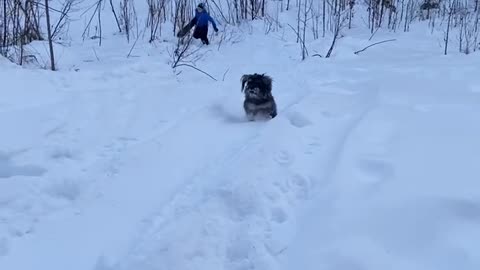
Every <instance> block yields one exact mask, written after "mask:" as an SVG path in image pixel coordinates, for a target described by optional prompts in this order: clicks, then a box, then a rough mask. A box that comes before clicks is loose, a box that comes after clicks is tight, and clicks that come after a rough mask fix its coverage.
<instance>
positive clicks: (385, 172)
mask: <svg viewBox="0 0 480 270" xmlns="http://www.w3.org/2000/svg"><path fill="white" fill-rule="evenodd" d="M358 166H359V168H360V170H361V171H362V172H363V173H364V174H365V175H367V176H368V177H367V180H365V182H370V183H372V184H374V183H380V182H383V181H386V180H389V179H392V178H393V177H394V176H395V169H394V167H393V165H392V164H391V163H390V162H388V161H386V160H383V159H379V158H370V157H366V158H362V159H360V160H359V162H358Z"/></svg>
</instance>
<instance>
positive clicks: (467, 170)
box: [0, 22, 480, 270]
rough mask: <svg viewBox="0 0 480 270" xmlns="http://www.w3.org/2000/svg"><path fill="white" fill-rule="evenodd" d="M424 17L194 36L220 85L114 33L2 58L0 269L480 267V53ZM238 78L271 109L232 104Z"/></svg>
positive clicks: (203, 64)
mask: <svg viewBox="0 0 480 270" xmlns="http://www.w3.org/2000/svg"><path fill="white" fill-rule="evenodd" d="M422 29H424V28H422V27H421V26H419V27H417V28H415V29H412V31H411V32H410V33H397V34H393V33H385V32H379V33H377V35H376V36H375V38H374V40H372V41H367V39H368V33H367V35H366V36H362V35H360V34H358V35H356V36H355V35H353V34H352V35H351V36H348V35H347V36H346V37H344V38H343V39H341V41H340V42H339V44H338V47H337V49H336V50H335V53H334V57H333V58H330V59H324V58H320V57H311V58H308V59H307V60H305V61H303V62H302V61H300V60H299V56H300V55H299V45H298V44H297V43H295V42H294V41H295V40H294V38H291V36H290V37H289V38H286V37H285V36H284V35H283V34H282V33H280V32H276V33H271V34H269V35H264V33H263V31H264V29H263V24H262V23H261V22H257V23H252V24H251V25H250V26H248V27H247V26H243V27H240V29H238V30H236V31H237V32H235V34H234V35H235V37H234V38H232V39H231V40H230V41H229V42H225V43H222V44H220V46H219V44H218V41H219V37H218V36H213V39H212V43H213V44H212V46H210V47H208V48H205V47H201V48H200V51H201V53H202V54H204V57H203V58H202V59H201V60H200V61H199V62H198V65H199V67H200V68H202V69H203V70H205V71H207V72H208V73H209V74H211V75H212V76H214V77H215V78H217V81H213V80H211V79H210V78H208V77H207V76H205V75H204V74H201V73H200V72H197V71H195V70H193V69H189V68H183V69H181V71H182V73H181V74H179V75H178V76H175V75H174V74H173V72H172V70H171V68H170V67H169V65H168V60H169V54H168V52H167V50H166V47H168V44H169V42H165V43H160V45H158V44H157V45H158V46H151V45H148V44H145V43H139V44H137V45H136V47H135V49H134V50H133V55H134V56H133V57H129V58H127V57H126V55H127V54H128V52H129V51H130V48H131V46H132V44H125V42H124V38H123V37H121V36H107V37H106V38H105V40H104V41H103V45H102V47H100V48H98V47H96V42H97V41H86V43H83V44H82V43H80V42H78V43H73V44H72V47H68V48H63V49H62V48H61V47H60V48H58V51H59V56H58V58H59V60H58V61H59V67H60V70H59V71H57V72H55V73H52V72H50V71H45V70H38V69H32V68H30V69H27V68H20V67H17V66H14V65H13V64H10V63H8V62H7V61H6V60H4V59H0V81H1V82H2V90H1V92H2V94H1V95H0V127H1V133H0V269H2V270H3V269H6V270H33V269H45V270H46V269H48V270H64V269H69V270H130V269H136V270H153V269H161V270H163V269H165V270H167V269H178V270H187V269H188V270H194V269H195V270H199V269H234V270H244V269H289V270H290V269H304V270H308V269H312V270H313V269H329V270H330V269H331V270H333V269H352V270H353V269H358V270H360V269H369V270H377V269H378V270H383V269H399V270H400V269H401V270H403V269H409V270H414V269H425V270H427V269H428V270H431V269H439V270H440V269H445V270H447V269H448V270H450V269H462V270H467V269H468V270H470V269H471V270H473V269H479V268H480V256H478V254H479V248H480V244H479V243H480V229H479V228H480V184H479V183H478V180H479V179H480V166H478V164H479V163H480V140H479V139H478V138H480V127H479V126H478V124H477V123H478V119H480V106H479V105H480V77H478V67H479V66H480V58H479V57H478V55H475V54H474V55H470V56H464V55H459V54H455V53H453V54H451V55H449V56H442V55H441V52H442V50H441V48H439V47H438V39H436V38H434V37H431V36H429V32H428V30H422ZM286 32H288V29H286ZM353 32H354V31H353ZM290 35H291V33H290ZM365 37H366V38H365ZM391 37H394V38H396V39H397V40H396V41H395V42H390V43H385V44H382V45H378V46H375V47H371V48H369V49H368V50H366V51H365V52H363V53H361V54H359V55H354V54H353V51H356V50H359V49H361V48H363V47H365V46H366V45H368V44H370V43H372V42H375V41H379V40H382V39H387V38H391ZM328 42H329V40H327V41H325V42H324V43H320V42H319V43H312V44H311V48H310V50H312V52H311V54H313V53H315V52H314V51H315V50H318V53H321V54H324V53H325V51H326V49H327V48H328V45H329V43H328ZM37 46H38V48H44V44H38V45H37ZM93 48H95V52H94V51H93ZM39 50H41V49H39ZM254 72H258V73H267V74H268V75H270V76H272V77H273V79H274V85H273V93H274V96H275V99H276V101H277V103H278V107H279V115H278V116H277V117H276V118H275V119H273V120H271V121H266V122H265V121H261V122H248V121H246V119H245V117H244V113H243V111H242V101H243V99H242V94H241V92H240V77H241V75H243V74H245V73H254Z"/></svg>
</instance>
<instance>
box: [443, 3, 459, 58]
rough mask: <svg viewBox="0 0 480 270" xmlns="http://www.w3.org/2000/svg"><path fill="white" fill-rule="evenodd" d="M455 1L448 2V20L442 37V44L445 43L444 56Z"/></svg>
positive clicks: (446, 51) (446, 49) (446, 50)
mask: <svg viewBox="0 0 480 270" xmlns="http://www.w3.org/2000/svg"><path fill="white" fill-rule="evenodd" d="M455 1H456V0H450V2H449V5H448V19H447V29H446V30H445V37H444V42H445V50H444V54H445V55H447V53H448V41H449V37H450V28H451V25H452V17H453V14H454V11H455V10H454V6H455Z"/></svg>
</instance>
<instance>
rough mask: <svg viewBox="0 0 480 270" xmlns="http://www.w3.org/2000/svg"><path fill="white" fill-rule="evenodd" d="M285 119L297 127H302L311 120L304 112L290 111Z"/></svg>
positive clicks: (310, 122)
mask: <svg viewBox="0 0 480 270" xmlns="http://www.w3.org/2000/svg"><path fill="white" fill-rule="evenodd" d="M287 119H288V120H289V121H290V124H291V125H292V126H294V127H297V128H303V127H306V126H310V125H312V124H313V123H312V121H311V120H310V119H309V118H308V117H306V116H305V115H304V114H302V113H299V112H290V113H288V114H287Z"/></svg>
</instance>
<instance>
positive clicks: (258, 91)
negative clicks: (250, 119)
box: [241, 73, 272, 99]
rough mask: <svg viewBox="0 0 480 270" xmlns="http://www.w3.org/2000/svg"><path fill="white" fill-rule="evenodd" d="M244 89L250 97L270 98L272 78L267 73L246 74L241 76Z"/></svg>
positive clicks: (247, 96)
mask: <svg viewBox="0 0 480 270" xmlns="http://www.w3.org/2000/svg"><path fill="white" fill-rule="evenodd" d="M241 81H242V91H244V92H245V97H246V98H248V99H268V98H270V97H271V93H272V78H271V77H269V76H267V75H265V74H257V73H255V74H246V75H243V76H242V78H241Z"/></svg>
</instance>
